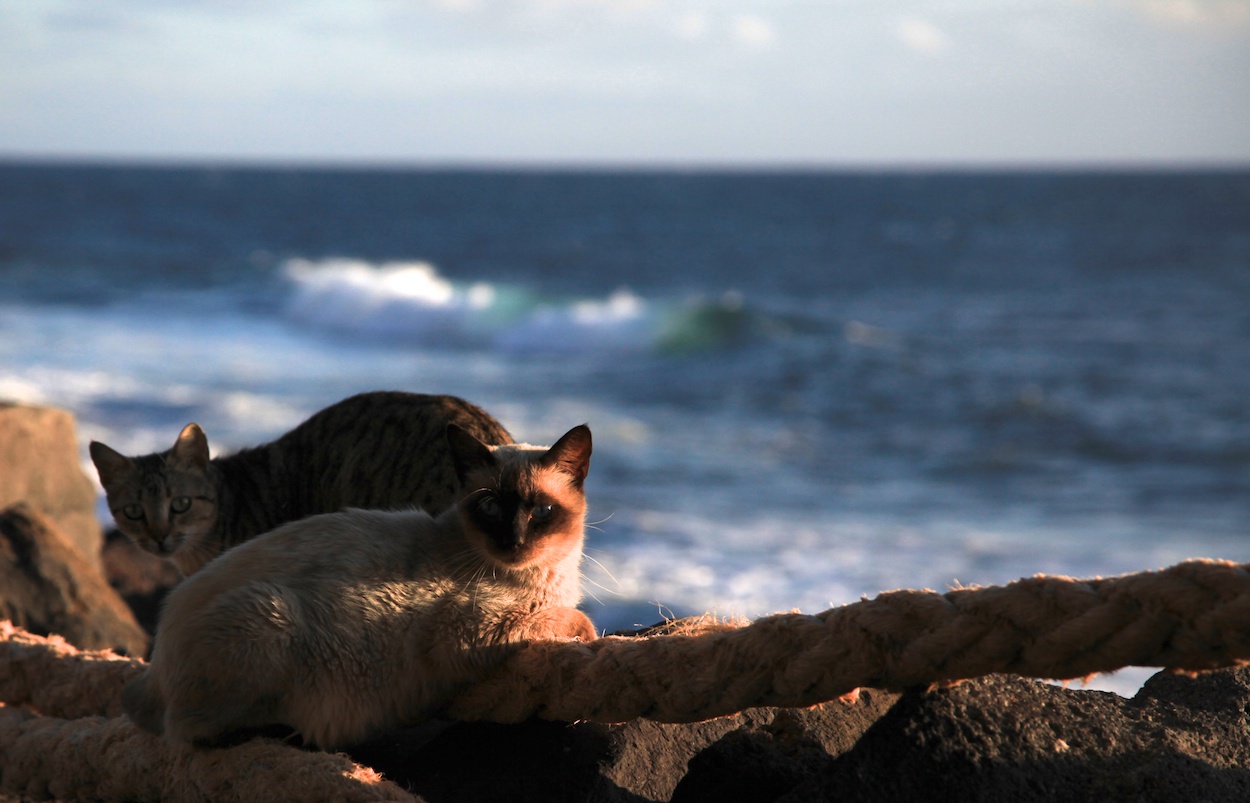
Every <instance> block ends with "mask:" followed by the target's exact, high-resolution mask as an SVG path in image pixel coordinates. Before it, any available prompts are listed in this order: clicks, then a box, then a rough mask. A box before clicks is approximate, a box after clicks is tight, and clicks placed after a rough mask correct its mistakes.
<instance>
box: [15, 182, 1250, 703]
mask: <svg viewBox="0 0 1250 803" xmlns="http://www.w3.org/2000/svg"><path fill="white" fill-rule="evenodd" d="M375 389H401V390H411V391H418V392H429V393H451V394H455V395H459V396H463V397H465V398H467V399H469V400H471V401H474V402H476V403H478V404H480V405H482V406H483V407H485V408H486V409H487V410H489V411H491V412H492V413H494V414H495V415H496V417H498V418H499V419H500V420H501V421H502V422H503V423H504V424H505V425H506V426H507V427H508V428H509V429H510V430H511V431H512V433H513V434H514V435H515V436H516V437H518V438H519V439H522V440H526V441H530V442H534V443H539V442H551V441H553V440H555V439H556V438H558V437H559V436H560V435H561V434H562V433H563V432H565V431H566V430H567V429H569V428H570V427H572V426H573V425H576V424H580V423H584V422H585V423H589V424H590V427H591V429H592V431H593V432H594V438H595V452H594V458H593V461H592V468H591V472H590V477H589V479H588V481H587V489H588V495H589V499H590V519H589V520H590V521H591V522H594V526H593V528H592V529H590V531H589V536H588V541H587V545H588V549H587V554H588V556H589V557H590V558H592V559H593V560H590V561H587V565H586V570H585V589H586V592H587V601H586V606H585V607H586V610H587V612H588V613H589V614H590V615H591V617H592V618H593V619H595V621H596V623H597V624H598V625H599V626H600V627H601V628H604V629H608V630H612V629H619V628H626V627H631V626H634V625H646V624H652V623H654V622H656V621H658V620H659V619H660V618H661V617H663V616H682V615H690V614H695V613H701V612H705V611H712V612H715V613H718V614H721V615H726V616H731V615H734V616H746V617H755V616H759V615H762V614H765V613H770V612H776V611H788V610H801V611H804V612H808V613H815V612H818V611H821V610H824V609H826V608H829V607H832V606H835V605H841V604H845V603H849V602H854V601H856V600H858V599H860V598H861V597H864V596H868V597H871V596H875V595H876V594H877V593H879V592H881V591H885V590H889V589H895V588H930V589H935V590H945V589H948V588H950V587H953V586H956V585H987V584H998V583H1005V582H1009V581H1011V580H1014V579H1017V578H1019V577H1024V576H1029V575H1032V574H1035V573H1051V574H1065V575H1072V576H1078V577H1093V576H1107V575H1114V574H1120V573H1124V572H1132V571H1140V570H1145V569H1155V568H1160V567H1163V566H1167V565H1170V564H1173V563H1175V562H1178V561H1180V560H1184V559H1186V558H1191V557H1212V558H1225V559H1231V560H1235V561H1250V172H1179V171H1171V172H1154V173H1151V172H1062V171H1052V172H1001V173H999V172H985V171H982V172H962V173H961V172H863V173H856V172H778V173H767V172H746V171H744V172H719V173H718V172H697V171H694V172H683V171H632V172H611V171H582V172H578V171H544V170H514V171H499V170H416V169H414V170H400V169H373V170H349V169H311V168H289V169H279V168H272V169H262V168H227V167H220V166H204V167H177V168H174V167H133V166H121V165H111V166H109V165H96V166H88V165H73V164H59V165H38V164H24V163H8V164H0V398H9V399H15V400H20V401H27V402H37V403H46V404H51V405H55V406H59V407H63V408H66V409H68V410H70V411H72V412H73V413H74V414H75V415H76V416H77V418H78V425H79V431H78V432H79V438H80V440H81V442H82V446H83V462H84V467H85V468H86V469H87V470H88V471H89V474H90V475H91V476H93V477H94V469H92V468H91V466H90V462H89V460H88V459H87V456H86V444H87V442H88V441H89V440H91V439H97V440H102V441H105V442H107V443H109V444H110V445H112V446H114V447H115V448H118V449H120V450H122V451H124V452H129V453H139V452H149V451H155V450H160V449H165V448H168V447H169V446H170V445H172V443H173V440H174V438H175V436H176V435H177V433H178V431H179V429H180V428H181V427H182V426H183V425H184V424H186V423H188V422H190V421H197V422H199V423H200V424H201V425H202V426H203V427H204V428H205V430H206V431H207V433H208V436H209V441H210V444H211V445H212V447H213V449H214V451H215V452H216V453H224V452H229V451H232V450H235V449H238V448H241V447H244V446H249V445H254V444H257V443H261V442H264V441H267V440H270V439H272V438H274V437H276V436H277V435H279V434H281V433H282V432H284V431H286V430H287V429H289V428H291V427H292V426H294V425H295V424H297V423H299V422H300V421H301V420H303V419H304V418H305V417H307V416H308V415H310V414H312V413H313V412H315V411H317V410H319V409H321V408H322V407H325V406H327V405H329V404H331V403H333V402H335V401H338V400H339V399H342V398H344V397H346V396H348V395H351V394H353V393H357V392H361V391H367V390H375ZM101 515H102V518H106V517H107V512H106V511H105V510H104V508H103V506H101ZM1146 674H1148V673H1146ZM1143 677H1145V674H1141V673H1136V674H1135V673H1133V672H1122V673H1119V674H1117V675H1114V676H1104V677H1103V678H1100V679H1098V680H1096V681H1094V683H1093V684H1092V685H1093V686H1094V687H1095V688H1108V689H1113V690H1117V691H1121V692H1122V693H1131V691H1132V689H1133V688H1135V685H1136V684H1140V682H1141V679H1142V678H1143Z"/></svg>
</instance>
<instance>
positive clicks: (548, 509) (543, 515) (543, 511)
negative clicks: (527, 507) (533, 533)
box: [530, 505, 555, 521]
mask: <svg viewBox="0 0 1250 803" xmlns="http://www.w3.org/2000/svg"><path fill="white" fill-rule="evenodd" d="M554 511H555V508H554V507H552V506H551V505H534V509H533V510H532V511H530V518H532V519H534V520H535V521H546V520H547V519H549V518H551V514H552V513H553V512H554Z"/></svg>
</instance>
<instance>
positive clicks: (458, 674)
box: [123, 425, 596, 747]
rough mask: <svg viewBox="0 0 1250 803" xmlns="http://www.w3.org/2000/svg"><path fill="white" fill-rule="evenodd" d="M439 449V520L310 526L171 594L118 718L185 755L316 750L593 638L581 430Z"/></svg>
mask: <svg viewBox="0 0 1250 803" xmlns="http://www.w3.org/2000/svg"><path fill="white" fill-rule="evenodd" d="M446 437H447V444H448V451H449V453H450V455H451V459H452V462H453V464H454V466H455V470H456V473H457V476H458V477H459V479H460V483H461V486H462V487H463V489H464V494H463V496H462V498H461V499H460V501H459V503H458V504H457V505H456V506H455V507H453V508H451V509H449V510H447V511H445V512H443V513H442V514H440V515H439V516H437V517H433V516H430V515H428V514H427V513H424V512H421V511H389V512H388V511H366V510H346V511H342V512H339V513H331V514H325V515H320V516H313V517H311V518H307V519H303V520H301V521H297V522H293V523H290V524H286V525H284V526H282V527H280V528H278V529H277V530H274V531H273V532H270V533H266V534H264V535H261V536H259V537H257V538H255V539H252V540H251V541H248V542H247V543H244V544H242V545H240V546H238V547H235V548H234V549H231V550H229V551H228V552H226V553H224V554H223V555H222V556H221V557H219V558H218V559H216V560H214V561H213V562H212V563H210V564H209V565H207V566H206V567H204V569H203V570H202V571H200V572H197V573H196V574H195V575H193V576H191V577H189V578H187V579H186V580H185V581H184V582H183V583H182V584H181V585H179V586H178V587H177V588H175V589H174V591H173V592H172V593H171V594H170V596H169V598H168V601H167V604H166V607H165V610H164V612H163V614H162V616H161V621H160V625H159V627H158V629H157V633H156V644H155V647H154V649H153V652H152V659H151V663H150V664H149V666H148V669H147V670H146V671H145V673H144V674H143V675H140V676H139V677H138V678H136V679H135V680H134V681H132V682H131V683H130V684H129V685H128V686H127V687H126V689H125V692H124V694H123V703H124V705H125V709H126V713H127V715H128V716H129V717H130V718H131V719H132V720H133V721H135V722H136V723H138V724H139V725H140V726H142V727H143V728H145V729H147V730H150V731H153V732H156V733H164V734H165V735H166V737H167V738H169V739H170V740H173V741H180V742H188V743H191V744H213V743H216V742H218V741H219V740H220V739H221V738H222V737H224V736H226V735H227V734H230V733H231V732H233V731H236V730H239V729H247V728H256V727H262V726H267V725H287V726H290V727H292V728H294V729H295V730H296V731H297V732H298V733H299V734H301V735H302V736H303V738H304V740H305V741H306V742H308V743H313V744H316V745H319V746H322V747H333V746H338V745H345V744H351V743H353V742H358V741H360V740H362V739H364V738H366V737H368V736H370V735H372V734H375V733H378V732H381V731H383V730H386V729H389V728H392V727H395V726H398V725H403V724H413V723H416V722H419V721H421V720H423V719H425V718H427V717H429V716H432V715H436V714H437V713H438V711H439V709H440V708H441V707H442V706H443V705H445V704H446V703H447V702H448V701H449V700H450V698H451V696H452V695H453V694H454V693H455V692H456V691H457V690H458V689H460V688H463V686H465V685H466V684H468V683H471V682H473V681H474V680H475V679H477V678H480V677H481V676H482V675H483V674H484V673H485V672H486V671H487V670H489V669H490V668H492V667H493V666H495V665H496V664H497V663H498V662H499V661H501V660H502V659H503V658H504V657H505V656H506V655H507V654H508V652H509V650H510V649H513V648H514V647H515V646H517V645H519V644H520V643H522V642H525V641H528V640H535V639H561V638H580V639H583V640H590V639H593V638H595V636H596V632H595V629H594V625H593V624H592V623H591V621H590V620H589V619H588V618H587V617H586V615H585V614H584V613H582V612H581V611H579V610H577V608H576V605H577V604H578V601H579V600H580V598H581V590H580V563H581V558H582V541H583V531H584V527H585V516H586V497H585V493H584V491H583V487H582V486H583V481H584V480H585V478H586V473H587V471H588V470H589V467H590V453H591V436H590V430H589V429H588V428H587V427H585V426H579V427H574V428H573V429H572V430H570V431H569V432H568V433H567V434H565V435H564V436H563V437H562V438H560V440H559V441H557V442H556V444H555V445H554V446H552V447H551V448H550V449H547V448H543V447H535V446H529V445H525V444H511V445H506V446H493V447H492V446H487V445H486V444H484V443H482V442H481V441H480V440H478V439H476V438H474V437H472V436H471V435H469V434H468V433H466V432H464V431H463V430H461V429H459V428H458V427H456V426H454V425H453V426H450V427H448V428H447V436H446Z"/></svg>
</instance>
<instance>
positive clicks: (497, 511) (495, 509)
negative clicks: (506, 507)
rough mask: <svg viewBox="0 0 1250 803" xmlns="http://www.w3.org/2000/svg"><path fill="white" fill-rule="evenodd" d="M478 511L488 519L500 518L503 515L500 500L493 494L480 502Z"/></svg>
mask: <svg viewBox="0 0 1250 803" xmlns="http://www.w3.org/2000/svg"><path fill="white" fill-rule="evenodd" d="M477 512H478V513H480V514H481V515H483V516H485V517H486V518H488V519H498V518H500V517H501V516H503V509H502V508H500V507H499V500H498V499H496V498H495V497H493V496H488V497H486V498H485V499H483V500H482V501H480V502H478V503H477Z"/></svg>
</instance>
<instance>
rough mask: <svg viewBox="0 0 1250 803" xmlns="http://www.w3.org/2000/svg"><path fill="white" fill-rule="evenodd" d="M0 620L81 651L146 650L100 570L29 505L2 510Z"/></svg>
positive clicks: (134, 652) (139, 652) (144, 636)
mask: <svg viewBox="0 0 1250 803" xmlns="http://www.w3.org/2000/svg"><path fill="white" fill-rule="evenodd" d="M0 619H10V620H12V621H13V623H14V624H15V625H17V626H19V627H23V628H25V629H27V630H29V631H30V632H32V633H37V634H39V635H48V634H51V633H55V634H58V635H61V636H64V637H65V640H66V641H68V642H70V643H71V644H73V645H75V646H77V647H79V648H81V649H88V650H98V649H114V650H117V651H119V652H124V653H126V654H129V655H139V656H142V655H144V654H145V653H146V652H147V646H148V637H147V634H146V633H144V632H143V629H142V628H141V627H139V623H138V622H136V621H135V618H134V616H133V615H132V614H131V612H130V608H129V607H127V606H126V603H125V602H123V601H122V599H121V598H120V597H119V596H117V593H116V592H115V591H113V589H112V588H110V587H109V585H108V583H107V582H105V580H104V577H103V576H102V575H101V574H100V571H99V569H97V568H96V567H95V566H93V565H91V564H90V563H88V562H87V560H86V558H84V557H83V556H82V554H81V553H79V551H78V549H77V548H76V547H75V546H74V545H73V544H71V543H70V542H69V540H68V539H67V538H66V537H65V536H64V535H63V534H62V533H61V532H60V531H59V530H58V529H57V527H56V525H55V524H53V523H52V521H51V520H50V519H48V518H46V517H44V516H42V515H41V514H39V513H37V512H36V511H35V510H33V509H32V508H31V507H29V506H28V505H25V504H19V505H14V506H12V507H10V508H8V509H7V510H4V511H3V512H0Z"/></svg>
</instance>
